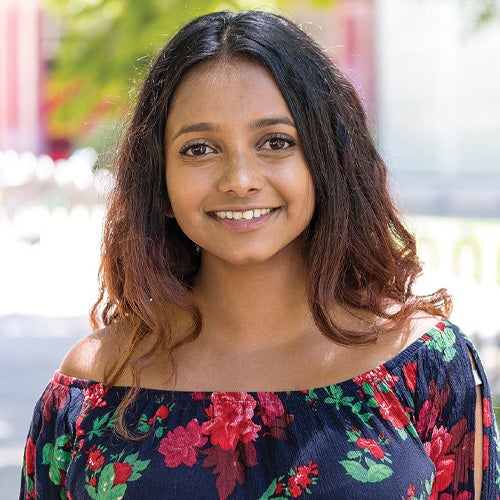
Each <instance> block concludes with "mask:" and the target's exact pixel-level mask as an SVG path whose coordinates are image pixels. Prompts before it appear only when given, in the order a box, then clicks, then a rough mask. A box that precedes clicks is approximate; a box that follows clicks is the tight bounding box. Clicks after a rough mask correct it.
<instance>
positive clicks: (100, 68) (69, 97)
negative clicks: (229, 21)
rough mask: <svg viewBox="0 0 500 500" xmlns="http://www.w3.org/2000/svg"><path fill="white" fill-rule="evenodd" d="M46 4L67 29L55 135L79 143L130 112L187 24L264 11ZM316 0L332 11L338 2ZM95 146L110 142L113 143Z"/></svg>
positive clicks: (217, 5) (189, 1) (237, 1)
mask: <svg viewBox="0 0 500 500" xmlns="http://www.w3.org/2000/svg"><path fill="white" fill-rule="evenodd" d="M42 1H43V2H44V4H45V6H46V7H47V11H48V13H49V15H50V16H52V17H53V18H54V19H55V20H57V21H58V22H59V24H60V25H61V27H62V38H61V44H60V47H59V50H58V51H57V54H56V56H55V60H54V61H53V65H52V69H51V74H50V78H49V99H50V101H51V102H53V103H56V104H55V105H53V106H52V111H51V116H50V120H51V123H50V131H51V133H52V135H54V136H58V135H64V136H68V135H69V136H70V137H71V138H73V139H79V140H82V139H81V137H82V136H86V135H90V134H91V133H92V132H93V131H94V130H95V127H96V124H98V123H101V122H102V121H103V119H104V118H106V119H107V120H108V123H109V120H110V118H111V120H113V119H114V118H115V117H116V115H117V114H118V113H121V114H124V113H126V112H127V110H129V109H130V103H131V101H133V93H134V92H133V90H132V91H131V89H134V88H137V86H138V83H140V81H141V79H142V77H143V76H144V73H145V70H146V68H147V67H148V64H149V63H150V61H151V59H152V57H154V55H155V53H156V52H157V51H158V49H159V48H160V47H161V46H163V45H164V44H165V42H166V41H167V40H168V38H169V37H170V36H172V34H173V33H175V32H176V31H177V30H178V29H179V27H181V26H182V25H184V24H185V23H186V22H187V21H189V20H190V19H192V18H194V17H197V16H198V15H201V14H204V13H207V12H212V11H215V10H223V9H225V10H242V9H248V8H259V9H261V8H262V7H263V4H262V2H258V1H257V0H167V1H165V0H146V1H144V2H142V1H141V2H138V1H137V0H42ZM308 2H309V4H310V5H311V6H313V7H325V6H329V5H331V4H333V3H334V2H335V0H308ZM294 3H295V2H294V0H272V1H268V2H266V3H265V4H264V5H265V8H267V9H268V10H276V9H286V8H290V7H291V6H293V4H294ZM100 132H101V133H102V134H104V135H105V134H106V133H107V132H106V130H101V131H100ZM108 132H109V130H108ZM92 141H97V142H104V143H105V142H106V138H105V137H104V139H101V138H99V137H97V138H95V137H94V138H93V139H92ZM83 142H85V139H83Z"/></svg>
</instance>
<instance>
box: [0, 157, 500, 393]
mask: <svg viewBox="0 0 500 500" xmlns="http://www.w3.org/2000/svg"><path fill="white" fill-rule="evenodd" d="M95 163H96V154H95V152H94V151H93V150H91V149H85V150H81V151H78V152H77V153H75V154H74V155H73V156H72V157H71V158H69V159H68V160H65V161H61V160H59V161H57V162H56V163H54V162H53V161H52V160H51V159H50V158H48V157H44V156H42V157H35V156H34V155H31V154H28V153H27V154H21V155H19V154H16V153H14V152H4V153H2V152H0V242H1V245H0V315H1V314H12V313H19V314H44V315H53V316H68V315H70V316H71V315H85V314H86V313H87V311H88V308H89V306H90V305H91V304H92V302H93V301H94V300H95V298H96V291H97V283H96V275H97V268H98V264H99V242H100V237H101V232H102V217H103V199H104V195H105V194H106V192H107V191H108V190H109V188H110V186H111V182H112V180H111V175H110V174H109V172H108V171H107V170H105V169H98V170H95V171H94V168H95ZM408 225H409V226H410V227H412V228H413V230H414V231H415V233H416V235H417V239H418V246H419V253H420V256H421V258H422V260H423V261H424V264H425V273H424V275H423V277H422V278H421V279H420V281H419V283H418V286H417V289H418V290H417V291H419V292H421V293H429V292H432V291H434V290H435V289H437V288H440V287H442V286H445V287H446V288H448V289H449V290H450V292H451V293H452V295H453V298H454V304H455V306H454V312H453V315H452V320H453V321H455V322H456V323H457V324H459V325H460V326H461V327H462V329H463V330H464V331H465V332H466V333H467V334H468V335H470V336H471V337H472V338H473V340H474V342H475V343H476V345H477V347H478V349H479V351H480V353H481V357H482V360H483V363H484V365H485V368H486V370H487V372H488V375H489V377H490V380H491V383H492V386H493V389H494V392H495V393H496V394H497V395H498V396H499V397H500V321H499V320H498V318H497V309H498V306H499V304H500V221H498V220H488V219H465V218H443V217H437V216H436V217H433V216H425V217H423V216H413V217H409V218H408Z"/></svg>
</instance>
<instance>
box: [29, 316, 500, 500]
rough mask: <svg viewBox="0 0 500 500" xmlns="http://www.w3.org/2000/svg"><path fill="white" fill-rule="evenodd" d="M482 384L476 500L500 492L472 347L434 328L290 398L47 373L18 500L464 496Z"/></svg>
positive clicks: (456, 333)
mask: <svg viewBox="0 0 500 500" xmlns="http://www.w3.org/2000/svg"><path fill="white" fill-rule="evenodd" d="M469 352H470V353H471V354H472V356H473V357H474V358H475V361H476V364H477V367H478V371H479V376H480V379H481V381H482V392H483V486H482V492H483V493H482V498H484V499H487V500H492V499H499V498H500V479H499V472H500V459H499V440H498V433H497V432H496V430H495V428H496V427H495V422H494V413H493V412H492V406H491V396H490V391H489V387H488V383H487V380H486V377H485V374H484V371H483V369H482V367H481V363H480V361H479V359H478V357H477V353H476V351H475V350H474V347H473V346H472V345H471V343H470V341H469V340H468V339H467V338H466V337H465V336H464V335H463V334H462V333H461V331H460V330H459V329H458V328H457V327H456V326H454V325H453V324H451V323H449V322H447V321H444V322H440V323H438V324H437V325H436V326H435V327H434V328H432V329H431V330H430V331H429V332H427V333H426V334H425V335H423V336H422V337H421V338H420V339H418V340H417V341H415V342H413V343H412V344H411V345H409V346H408V347H407V348H405V349H404V350H403V351H402V352H401V353H399V354H398V355H397V356H395V357H394V358H393V359H391V360H390V361H388V362H386V363H384V364H383V365H380V366H379V367H377V368H375V369H373V370H371V371H369V372H367V373H364V374H362V375H360V376H358V377H355V378H353V379H351V380H346V381H344V382H341V383H337V384H334V385H331V386H327V387H321V388H317V389H308V390H304V391H290V392H211V393H205V392H184V391H162V390H153V389H142V390H141V392H140V395H139V398H138V399H137V401H136V402H135V403H134V404H133V406H132V407H131V408H130V410H129V412H128V414H127V423H128V426H129V428H130V429H132V430H133V431H134V433H135V434H136V435H137V436H140V437H141V439H139V440H125V439H123V438H122V437H121V436H119V435H118V434H117V433H116V432H114V423H115V411H116V407H117V405H118V404H119V403H120V401H121V400H122V399H123V397H124V396H125V394H126V392H127V390H128V389H127V388H126V387H107V386H104V385H103V384H102V383H99V382H95V381H88V380H81V379H75V378H71V377H68V376H66V375H63V374H61V373H59V372H57V373H56V374H55V376H54V378H53V380H52V381H51V382H50V383H49V385H48V387H47V389H46V390H45V392H44V393H43V395H42V397H41V399H40V400H39V402H38V403H37V405H36V408H35V411H34V416H33V422H32V424H31V428H30V431H29V436H28V440H27V444H26V450H25V460H24V466H23V474H22V484H21V494H20V498H21V499H29V498H40V499H48V498H50V499H52V498H53V499H59V498H60V499H73V500H80V499H87V498H91V499H106V500H112V499H121V498H125V499H143V498H147V499H157V498H158V499H164V498H176V499H203V500H207V499H227V498H229V499H260V500H264V499H285V498H290V497H292V498H298V497H302V498H305V497H310V498H315V499H329V500H331V499H346V498H355V499H357V500H362V499H370V500H372V499H374V498H384V499H389V500H392V499H394V500H395V499H398V500H400V499H403V500H414V499H427V498H430V499H438V498H439V499H442V500H444V499H445V500H451V499H459V500H465V499H472V498H473V497H474V435H475V432H474V429H475V401H476V389H475V387H476V383H475V380H474V376H473V372H472V369H471V363H470V359H469Z"/></svg>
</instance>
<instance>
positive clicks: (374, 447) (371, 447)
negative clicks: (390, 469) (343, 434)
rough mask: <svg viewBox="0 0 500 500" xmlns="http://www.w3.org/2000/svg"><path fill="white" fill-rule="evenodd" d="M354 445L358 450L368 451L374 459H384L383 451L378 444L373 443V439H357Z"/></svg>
mask: <svg viewBox="0 0 500 500" xmlns="http://www.w3.org/2000/svg"><path fill="white" fill-rule="evenodd" d="M356 444H357V446H358V447H359V448H361V449H368V451H369V452H370V453H371V454H372V455H373V456H374V457H375V458H384V457H385V452H384V450H383V449H382V448H381V447H380V446H379V444H378V443H377V442H376V441H374V440H373V439H370V438H359V439H358V440H357V441H356Z"/></svg>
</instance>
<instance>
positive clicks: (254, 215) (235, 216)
mask: <svg viewBox="0 0 500 500" xmlns="http://www.w3.org/2000/svg"><path fill="white" fill-rule="evenodd" d="M271 210H272V209H271V208H254V209H252V210H245V211H236V210H225V211H220V212H214V214H215V216H216V217H218V218H219V219H231V220H252V219H259V218H260V217H262V216H263V215H267V214H268V213H270V212H271Z"/></svg>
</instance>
